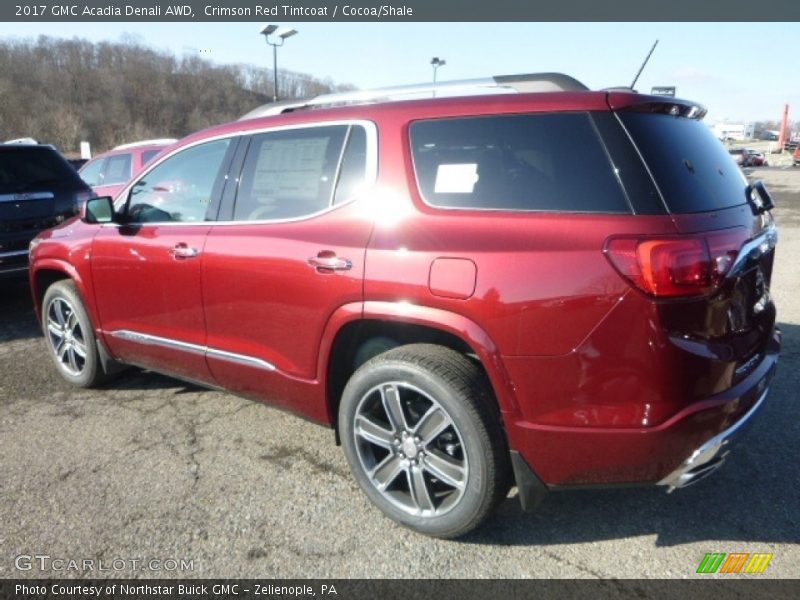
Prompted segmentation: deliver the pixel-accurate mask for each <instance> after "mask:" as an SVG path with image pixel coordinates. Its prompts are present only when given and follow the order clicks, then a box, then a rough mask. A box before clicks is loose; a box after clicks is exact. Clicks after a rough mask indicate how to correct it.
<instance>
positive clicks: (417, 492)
mask: <svg viewBox="0 0 800 600" xmlns="http://www.w3.org/2000/svg"><path fill="white" fill-rule="evenodd" d="M407 473H408V488H409V490H411V499H412V500H413V501H414V504H415V505H416V506H417V508H418V509H419V510H421V511H426V510H433V508H434V506H433V500H431V495H430V492H429V491H428V484H427V482H426V481H425V474H424V472H423V470H422V469H420V468H419V467H411V468H410V469H408V471H407Z"/></svg>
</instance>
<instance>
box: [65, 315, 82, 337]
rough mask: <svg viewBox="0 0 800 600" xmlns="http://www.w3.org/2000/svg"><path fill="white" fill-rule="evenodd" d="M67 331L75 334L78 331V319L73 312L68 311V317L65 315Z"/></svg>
mask: <svg viewBox="0 0 800 600" xmlns="http://www.w3.org/2000/svg"><path fill="white" fill-rule="evenodd" d="M66 328H67V331H72V332H73V333H74V332H75V330H76V329H78V330H79V329H80V325H79V324H78V317H77V316H75V311H70V313H69V315H67V327H66Z"/></svg>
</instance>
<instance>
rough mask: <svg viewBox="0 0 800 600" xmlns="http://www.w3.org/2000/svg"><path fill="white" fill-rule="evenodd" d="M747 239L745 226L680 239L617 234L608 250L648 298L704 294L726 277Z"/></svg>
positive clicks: (606, 249)
mask: <svg viewBox="0 0 800 600" xmlns="http://www.w3.org/2000/svg"><path fill="white" fill-rule="evenodd" d="M747 237H748V235H747V230H746V229H745V228H744V227H736V228H733V229H727V230H724V231H715V232H711V233H705V234H694V235H681V236H664V237H644V236H614V237H611V238H609V239H608V240H607V241H606V246H605V249H604V252H605V255H606V257H607V258H608V259H609V261H610V262H611V264H612V265H613V267H614V268H615V269H616V270H617V271H618V272H619V273H620V275H622V276H623V277H624V278H625V279H627V280H628V282H629V283H631V284H632V285H634V286H635V287H636V288H637V289H639V290H641V291H642V292H644V293H645V294H647V295H649V296H653V297H656V298H680V297H691V296H702V295H706V294H710V293H712V292H713V291H714V290H716V289H717V287H718V286H719V284H720V283H721V282H722V280H723V279H725V276H726V275H727V274H728V272H729V271H730V270H731V267H733V263H734V261H735V260H736V256H737V255H738V254H739V250H740V249H741V247H742V244H744V242H745V241H746V240H747Z"/></svg>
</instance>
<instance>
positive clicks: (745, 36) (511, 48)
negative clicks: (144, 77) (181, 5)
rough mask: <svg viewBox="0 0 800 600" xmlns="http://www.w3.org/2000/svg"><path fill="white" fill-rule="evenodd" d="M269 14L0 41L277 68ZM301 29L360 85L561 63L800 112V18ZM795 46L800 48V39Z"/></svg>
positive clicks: (333, 69)
mask: <svg viewBox="0 0 800 600" xmlns="http://www.w3.org/2000/svg"><path fill="white" fill-rule="evenodd" d="M264 24H265V23H260V22H248V23H153V22H142V23H0V38H3V39H8V38H35V37H37V36H39V35H47V36H51V37H62V38H72V37H79V38H84V39H88V40H91V41H95V42H96V41H101V40H105V41H112V42H113V41H121V40H123V39H126V36H133V38H134V39H136V41H138V42H139V43H142V44H145V45H148V46H151V47H153V48H155V49H160V50H163V51H167V52H171V53H173V54H176V55H178V56H180V55H183V54H198V53H199V54H201V56H202V57H204V58H207V59H208V60H211V61H212V62H217V63H221V64H226V63H245V64H252V65H256V66H259V65H260V66H264V67H266V68H271V67H272V53H271V48H269V47H268V46H267V45H266V42H265V40H264V37H263V36H261V35H259V30H260V29H261V28H262V27H263V25H264ZM280 25H282V26H290V27H294V28H295V29H297V30H298V31H299V34H298V35H296V36H294V37H292V38H291V39H288V40H287V41H286V44H285V46H283V47H282V48H280V49H279V50H278V69H279V70H280V69H290V70H293V71H299V72H302V73H308V74H310V75H313V76H315V77H319V78H331V79H332V80H333V81H334V82H336V83H350V84H353V85H355V86H357V87H358V88H361V89H369V88H376V87H387V86H393V85H402V84H412V83H424V82H428V81H430V80H431V78H432V69H431V66H430V61H431V58H432V57H434V56H437V57H439V58H442V59H444V60H446V62H447V64H446V65H444V66H443V67H440V69H439V72H438V75H437V77H438V80H439V81H446V80H459V79H470V78H480V77H487V76H490V75H507V74H516V73H535V72H545V71H557V72H563V73H567V74H569V75H572V76H573V77H575V78H576V79H578V80H580V81H582V82H583V83H585V84H586V85H587V86H589V87H590V88H593V89H599V88H604V87H611V86H619V85H626V86H627V85H630V84H631V81H632V80H633V78H634V76H635V74H636V72H637V70H638V69H639V66H640V65H641V63H642V61H643V60H644V58H645V56H646V55H647V52H648V51H649V50H650V47H651V46H652V45H653V42H654V41H655V40H656V39H658V40H659V44H658V47H657V48H656V50H655V52H654V53H653V56H652V58H651V59H650V62H649V64H648V65H647V67H646V68H645V70H644V71H643V73H642V75H641V77H640V78H639V81H638V82H637V85H636V88H637V89H638V90H639V91H641V92H649V91H650V89H651V87H653V86H675V87H676V88H677V95H678V96H679V97H682V98H687V99H690V100H693V101H695V102H699V103H701V104H703V105H704V106H706V107H707V108H708V111H709V112H708V116H707V117H706V120H707V121H710V122H715V121H721V120H727V121H754V120H779V119H780V118H781V116H782V113H783V107H784V104H789V105H790V118H792V119H793V120H798V119H800V62H798V61H797V59H796V55H795V53H794V52H793V46H796V40H797V39H799V38H800V23H377V22H375V23H341V22H337V23H292V22H280ZM794 49H795V50H796V48H794Z"/></svg>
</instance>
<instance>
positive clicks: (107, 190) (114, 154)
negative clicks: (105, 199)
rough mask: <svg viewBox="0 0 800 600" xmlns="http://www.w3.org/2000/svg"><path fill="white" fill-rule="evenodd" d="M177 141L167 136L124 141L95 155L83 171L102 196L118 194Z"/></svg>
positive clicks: (86, 180) (83, 177)
mask: <svg viewBox="0 0 800 600" xmlns="http://www.w3.org/2000/svg"><path fill="white" fill-rule="evenodd" d="M177 141H178V140H175V139H171V138H165V139H159V140H144V141H141V142H132V143H130V144H122V145H121V146H117V147H116V148H114V149H113V150H109V151H108V152H104V153H103V154H98V155H97V156H95V157H94V158H93V159H92V160H90V161H89V162H87V163H86V164H84V165H83V166H82V167H81V169H80V171H79V174H80V176H81V178H82V179H83V180H84V181H85V182H86V183H87V184H89V185H90V186H91V187H92V189H93V190H94V192H95V193H96V194H97V195H98V196H111V197H114V196H116V195H117V192H119V191H120V190H121V189H122V188H123V187H125V184H126V183H127V182H128V180H130V178H131V177H132V176H134V175H136V174H137V173H138V172H139V171H141V170H142V169H143V168H144V166H145V165H146V164H147V163H148V162H150V161H151V160H153V159H154V158H155V157H156V155H157V154H158V153H159V152H161V151H162V150H163V149H164V148H166V147H167V146H169V145H170V144H173V143H175V142H177Z"/></svg>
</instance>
